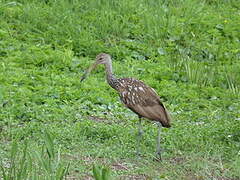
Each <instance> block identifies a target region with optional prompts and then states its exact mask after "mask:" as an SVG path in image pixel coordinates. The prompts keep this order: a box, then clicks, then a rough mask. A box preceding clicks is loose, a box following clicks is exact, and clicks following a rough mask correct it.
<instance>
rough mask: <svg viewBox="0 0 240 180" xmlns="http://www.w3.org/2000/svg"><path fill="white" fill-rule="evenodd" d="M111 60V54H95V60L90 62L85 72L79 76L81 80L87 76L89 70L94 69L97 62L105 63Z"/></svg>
mask: <svg viewBox="0 0 240 180" xmlns="http://www.w3.org/2000/svg"><path fill="white" fill-rule="evenodd" d="M110 61H111V56H110V55H109V54H106V53H100V54H98V55H97V56H96V60H95V63H94V64H92V65H91V66H90V67H89V68H88V69H87V70H86V72H85V73H84V75H83V76H82V78H81V81H83V80H84V79H86V78H87V76H88V74H90V72H91V71H92V70H94V69H95V68H96V67H97V65H99V64H107V63H109V62H110Z"/></svg>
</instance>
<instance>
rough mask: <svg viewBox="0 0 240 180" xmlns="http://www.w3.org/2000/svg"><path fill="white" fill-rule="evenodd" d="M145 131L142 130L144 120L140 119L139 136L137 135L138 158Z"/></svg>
mask: <svg viewBox="0 0 240 180" xmlns="http://www.w3.org/2000/svg"><path fill="white" fill-rule="evenodd" d="M142 135H143V130H142V119H141V117H139V121H138V134H137V156H139V155H140V143H141V140H142Z"/></svg>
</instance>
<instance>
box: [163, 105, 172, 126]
mask: <svg viewBox="0 0 240 180" xmlns="http://www.w3.org/2000/svg"><path fill="white" fill-rule="evenodd" d="M164 109H165V111H164V114H165V116H164V120H163V121H161V124H162V126H163V127H166V128H170V127H171V119H172V118H171V116H170V114H169V112H168V111H167V109H166V108H164Z"/></svg>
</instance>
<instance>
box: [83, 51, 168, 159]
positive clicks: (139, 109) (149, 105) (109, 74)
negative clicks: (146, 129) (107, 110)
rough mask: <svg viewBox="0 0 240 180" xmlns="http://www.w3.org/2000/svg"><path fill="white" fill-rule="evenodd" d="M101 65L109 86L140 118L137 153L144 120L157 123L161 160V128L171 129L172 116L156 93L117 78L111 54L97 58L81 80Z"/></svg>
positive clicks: (134, 82)
mask: <svg viewBox="0 0 240 180" xmlns="http://www.w3.org/2000/svg"><path fill="white" fill-rule="evenodd" d="M99 64H104V65H105V68H106V78H107V82H108V84H109V85H110V86H111V87H112V88H113V89H115V90H116V91H118V93H119V96H120V99H121V101H122V102H123V103H124V104H125V106H126V107H127V108H129V109H130V110H132V111H133V112H135V113H136V114H137V115H138V117H139V127H138V138H137V153H138V154H139V153H140V151H139V143H140V141H141V138H142V134H143V131H142V125H141V120H142V118H147V119H149V120H152V121H156V122H157V124H158V136H157V156H158V158H159V160H161V149H160V131H161V127H162V126H163V127H166V128H169V127H171V125H170V116H169V114H168V112H167V110H166V108H165V107H164V105H163V104H162V102H161V101H160V98H159V96H158V95H157V93H156V91H155V90H154V89H153V88H151V87H149V86H147V85H146V84H144V83H143V82H142V81H140V80H137V79H134V78H116V77H115V76H114V74H113V70H112V60H111V56H110V55H109V54H105V53H101V54H99V55H97V56H96V62H95V63H94V64H93V65H92V66H90V67H89V68H88V69H87V70H86V72H85V73H84V75H83V76H82V78H81V81H83V80H84V79H85V78H86V77H87V75H88V74H89V73H90V72H91V71H92V70H93V69H95V68H96V67H97V65H99Z"/></svg>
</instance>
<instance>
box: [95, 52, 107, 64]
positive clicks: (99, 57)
mask: <svg viewBox="0 0 240 180" xmlns="http://www.w3.org/2000/svg"><path fill="white" fill-rule="evenodd" d="M110 60H111V56H110V55H109V54H106V53H100V54H98V55H97V56H96V63H97V64H106V63H108V62H109V61H110Z"/></svg>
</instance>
